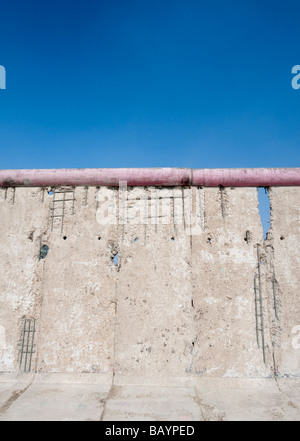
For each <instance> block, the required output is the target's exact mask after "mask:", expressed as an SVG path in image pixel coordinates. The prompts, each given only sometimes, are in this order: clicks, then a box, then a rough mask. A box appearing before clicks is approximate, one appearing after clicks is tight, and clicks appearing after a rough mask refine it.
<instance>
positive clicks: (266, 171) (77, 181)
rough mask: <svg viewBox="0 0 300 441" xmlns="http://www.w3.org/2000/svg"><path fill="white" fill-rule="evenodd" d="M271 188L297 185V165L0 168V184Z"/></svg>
mask: <svg viewBox="0 0 300 441" xmlns="http://www.w3.org/2000/svg"><path fill="white" fill-rule="evenodd" d="M122 181H123V182H124V181H125V182H126V183H127V185H128V186H148V185H149V186H150V185H152V186H162V187H164V186H189V185H195V186H205V187H219V186H223V187H273V186H299V185H300V168H238V169H189V168H106V169H105V168H99V169H97V168H94V169H46V170H0V187H55V186H61V185H66V186H111V187H118V186H119V184H120V182H122Z"/></svg>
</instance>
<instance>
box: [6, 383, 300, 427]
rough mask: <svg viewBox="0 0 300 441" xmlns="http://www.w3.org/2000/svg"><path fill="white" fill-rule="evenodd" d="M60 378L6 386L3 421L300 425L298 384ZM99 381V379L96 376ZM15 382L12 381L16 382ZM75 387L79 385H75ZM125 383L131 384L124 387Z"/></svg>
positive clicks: (7, 384)
mask: <svg viewBox="0 0 300 441" xmlns="http://www.w3.org/2000/svg"><path fill="white" fill-rule="evenodd" d="M87 377H88V378H84V376H82V377H81V378H80V380H79V379H77V380H75V381H74V378H73V379H72V378H69V380H68V381H67V379H66V378H64V377H61V376H59V375H57V376H56V378H55V377H54V378H53V377H51V376H50V377H49V379H48V381H42V380H41V379H40V378H37V379H35V380H33V381H32V383H31V384H29V385H28V384H27V383H26V382H23V383H22V382H20V381H19V382H18V383H14V382H6V383H1V385H0V421H15V420H17V421H179V422H187V421H299V419H300V418H299V409H300V407H299V405H300V400H299V393H298V391H299V380H298V379H277V380H275V379H271V378H268V379H253V378H251V379H249V378H248V379H244V378H218V379H216V378H214V379H211V378H205V379H197V380H194V381H189V382H186V379H179V378H176V379H175V378H174V379H170V378H169V379H165V380H163V379H161V380H160V381H155V380H154V381H153V379H152V380H151V379H148V381H147V379H146V378H144V379H142V382H141V379H139V380H138V381H137V382H134V383H132V384H130V382H129V381H128V378H119V379H118V380H117V384H109V382H108V381H107V379H105V380H102V383H101V381H99V379H96V378H93V379H91V378H90V377H89V375H88V376H87ZM94 377H95V375H94ZM11 381H12V380H11ZM23 381H24V379H23ZM72 381H74V382H72ZM124 383H125V384H124Z"/></svg>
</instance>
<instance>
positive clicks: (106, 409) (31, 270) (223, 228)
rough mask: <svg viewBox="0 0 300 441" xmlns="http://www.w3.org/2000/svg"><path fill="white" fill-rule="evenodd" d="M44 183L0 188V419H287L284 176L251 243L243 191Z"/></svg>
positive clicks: (295, 237)
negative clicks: (267, 222)
mask: <svg viewBox="0 0 300 441" xmlns="http://www.w3.org/2000/svg"><path fill="white" fill-rule="evenodd" d="M49 190H50V189H49ZM53 190H54V193H55V194H51V192H50V194H48V190H47V189H44V188H11V187H9V188H0V213H1V224H0V240H1V248H0V268H1V269H0V271H1V277H0V419H1V420H11V419H22V420H28V419H34V420H38V419H40V420H46V419H54V420H56V419H58V420H64V419H70V420H72V419H75V420H76V419H84V420H99V419H102V420H119V419H120V420H121V419H123V420H124V419H125V420H126V419H128V420H134V419H137V420H140V419H144V420H145V419H146V420H172V419H173V420H174V419H178V420H182V421H183V420H212V419H216V420H235V419H250V420H251V419H252V420H255V419H258V420H259V419H262V420H267V419H270V420H276V419H278V420H297V419H300V413H299V406H300V394H299V392H298V390H299V376H300V375H299V374H300V319H299V297H298V292H299V288H300V286H299V282H300V272H299V261H300V251H299V240H300V234H299V219H300V213H299V211H300V208H299V207H300V188H299V187H273V188H271V189H270V192H269V194H270V203H271V228H270V230H269V232H268V236H267V239H266V240H265V241H264V240H263V232H262V226H261V221H260V216H259V211H258V197H257V189H256V188H198V187H191V188H190V187H186V188H177V187H174V188H168V189H167V188H154V187H135V188H128V192H127V194H126V201H127V208H128V210H127V212H126V213H127V222H125V220H124V217H122V216H123V215H124V213H123V212H122V210H123V208H121V207H123V205H122V206H121V203H120V201H122V202H123V201H124V195H125V192H124V191H122V189H120V190H119V189H117V188H107V187H100V188H96V187H88V188H84V187H76V188H74V189H73V188H71V187H68V188H63V187H61V188H55V189H53ZM65 190H67V192H65ZM112 197H114V200H115V201H117V209H116V214H117V218H118V219H117V220H116V222H115V223H114V222H108V223H106V224H103V222H102V221H101V220H103V216H102V217H101V215H103V214H104V213H106V211H107V209H106V211H105V209H104V208H103V207H104V205H103V204H104V203H105V202H107V201H111V200H113V199H112ZM54 198H55V201H57V202H53V199H54ZM150 198H151V199H150ZM166 200H167V201H169V202H170V203H169V205H167V208H166V206H163V205H162V203H163V202H164V201H166ZM168 210H169V212H168ZM60 216H63V218H62V217H60ZM120 219H121V221H120V222H119V220H120ZM141 219H143V222H141ZM157 222H158V223H157ZM43 245H47V246H48V247H49V251H48V254H47V255H46V257H45V258H41V255H40V250H41V247H42V246H43ZM116 255H117V256H116ZM115 256H116V257H115ZM117 258H118V259H117ZM24 319H27V320H29V319H34V320H35V333H33V332H31V333H28V332H27V333H26V332H25V333H22V330H24ZM31 326H33V321H31ZM26 329H27V330H28V328H25V330H26ZM32 329H33V328H32V327H31V331H32ZM32 337H33V338H34V340H33V341H32V339H31V338H32ZM22 348H23V352H22ZM26 353H27V354H26ZM26 367H27V369H26ZM24 370H25V371H26V370H28V371H29V372H28V373H24ZM20 371H21V372H20ZM22 371H23V372H22Z"/></svg>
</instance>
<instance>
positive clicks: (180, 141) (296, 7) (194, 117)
mask: <svg viewBox="0 0 300 441" xmlns="http://www.w3.org/2000/svg"><path fill="white" fill-rule="evenodd" d="M299 18H300V2H299V0H294V1H293V0H286V1H274V0H273V1H272V0H260V1H258V0H243V1H241V0H226V1H225V0H224V1H220V0H216V1H200V0H198V1H196V0H195V1H193V0H184V1H183V0H180V1H178V0H151V1H148V0H139V1H137V0H107V1H102V0H98V1H90V0H86V1H80V2H79V1H63V0H61V1H56V0H53V1H51V2H43V1H30V0H29V1H24V0H23V1H13V0H10V1H1V8H0V65H3V66H4V67H5V68H6V73H7V89H6V90H0V168H1V169H5V168H61V167H66V168H72V167H163V166H170V167H193V168H202V167H208V168H211V167H212V168H214V167H294V166H300V149H299V145H300V124H299V119H300V89H299V90H294V89H293V88H292V87H291V80H292V77H293V75H292V73H291V70H292V67H293V66H294V65H296V64H300V28H299Z"/></svg>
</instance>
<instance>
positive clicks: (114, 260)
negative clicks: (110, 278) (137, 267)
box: [112, 253, 119, 267]
mask: <svg viewBox="0 0 300 441" xmlns="http://www.w3.org/2000/svg"><path fill="white" fill-rule="evenodd" d="M112 260H113V263H114V264H115V266H116V267H118V266H119V253H117V254H115V255H114V257H113V259H112Z"/></svg>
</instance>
